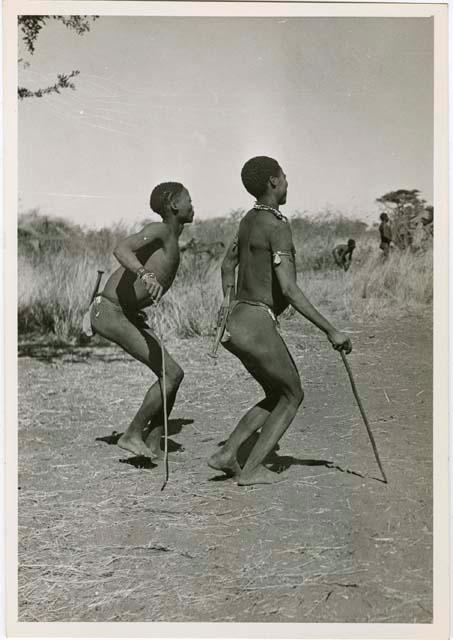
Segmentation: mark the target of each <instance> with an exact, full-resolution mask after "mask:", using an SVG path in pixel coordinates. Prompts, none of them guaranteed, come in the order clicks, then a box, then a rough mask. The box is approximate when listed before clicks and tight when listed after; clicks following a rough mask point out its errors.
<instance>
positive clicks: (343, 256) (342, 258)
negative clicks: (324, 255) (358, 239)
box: [332, 239, 355, 271]
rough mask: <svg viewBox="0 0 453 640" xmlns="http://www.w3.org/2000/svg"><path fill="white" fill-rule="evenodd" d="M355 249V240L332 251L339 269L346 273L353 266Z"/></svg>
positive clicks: (350, 240)
mask: <svg viewBox="0 0 453 640" xmlns="http://www.w3.org/2000/svg"><path fill="white" fill-rule="evenodd" d="M354 249H355V240H352V239H349V240H348V244H339V245H337V246H336V247H335V249H334V250H333V251H332V255H333V259H334V260H335V262H336V264H337V265H338V266H339V267H342V268H343V269H344V270H345V271H347V270H348V269H349V267H350V266H351V260H352V253H353V251H354Z"/></svg>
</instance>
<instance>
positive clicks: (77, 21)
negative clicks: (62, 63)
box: [17, 16, 97, 100]
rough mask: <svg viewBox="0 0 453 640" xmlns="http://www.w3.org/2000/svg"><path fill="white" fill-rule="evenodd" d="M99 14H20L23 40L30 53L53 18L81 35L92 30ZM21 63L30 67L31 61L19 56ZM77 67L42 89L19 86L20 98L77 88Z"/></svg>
mask: <svg viewBox="0 0 453 640" xmlns="http://www.w3.org/2000/svg"><path fill="white" fill-rule="evenodd" d="M96 18H97V16H19V17H18V18H17V23H18V27H19V30H20V32H21V38H22V42H23V43H24V46H25V49H26V51H27V53H28V54H29V55H31V56H32V55H33V54H34V52H35V46H36V41H37V39H38V36H39V34H40V32H41V29H42V28H43V27H44V26H45V25H46V24H47V23H48V22H49V21H51V20H57V21H59V22H61V23H63V24H64V26H65V27H67V28H68V29H71V30H72V31H75V32H76V33H77V34H78V35H79V36H81V35H84V34H85V33H86V32H87V31H89V30H90V27H91V22H94V20H96ZM19 64H22V66H23V67H28V66H29V65H30V63H29V62H28V61H26V60H24V58H19ZM79 73H80V72H79V71H78V70H77V69H74V70H72V71H71V72H70V73H59V74H57V79H56V81H55V82H54V84H52V85H49V86H47V87H44V88H40V89H34V90H33V89H28V88H27V87H18V88H17V95H18V98H19V100H23V99H24V98H42V96H44V95H47V94H49V93H60V90H61V89H75V84H74V82H72V80H73V78H75V77H76V76H78V75H79Z"/></svg>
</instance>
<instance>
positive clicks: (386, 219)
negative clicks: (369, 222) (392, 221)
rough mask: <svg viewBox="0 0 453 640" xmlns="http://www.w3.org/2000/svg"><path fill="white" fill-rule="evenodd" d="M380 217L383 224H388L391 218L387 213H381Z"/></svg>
mask: <svg viewBox="0 0 453 640" xmlns="http://www.w3.org/2000/svg"><path fill="white" fill-rule="evenodd" d="M379 217H380V219H381V220H382V222H388V221H389V217H388V215H387V214H386V213H385V212H384V213H381V215H380V216H379Z"/></svg>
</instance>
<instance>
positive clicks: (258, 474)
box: [238, 464, 287, 487]
mask: <svg viewBox="0 0 453 640" xmlns="http://www.w3.org/2000/svg"><path fill="white" fill-rule="evenodd" d="M284 480H287V476H286V475H282V474H281V473H274V471H270V469H266V467H264V466H263V465H262V464H260V465H258V467H256V469H254V470H253V471H249V472H245V473H244V471H242V473H241V475H240V477H239V478H238V485H239V486H240V487H245V486H249V485H251V484H275V483H276V482H283V481H284Z"/></svg>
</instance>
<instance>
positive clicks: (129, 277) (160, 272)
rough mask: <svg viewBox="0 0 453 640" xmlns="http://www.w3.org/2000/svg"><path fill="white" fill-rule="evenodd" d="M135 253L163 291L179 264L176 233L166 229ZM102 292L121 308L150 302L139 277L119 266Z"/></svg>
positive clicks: (139, 305)
mask: <svg viewBox="0 0 453 640" xmlns="http://www.w3.org/2000/svg"><path fill="white" fill-rule="evenodd" d="M156 224H159V223H156ZM136 256H137V258H138V260H139V261H140V262H141V263H142V265H143V266H144V267H145V269H147V270H148V271H151V272H152V273H154V274H155V276H156V278H157V280H158V281H159V283H160V284H161V285H162V287H163V289H164V293H165V292H166V291H167V290H168V289H169V288H170V286H171V284H172V283H173V280H174V279H175V276H176V272H177V270H178V267H179V260H180V254H179V245H178V236H176V235H174V234H173V233H171V231H170V230H168V232H166V233H165V234H163V237H162V238H159V239H158V240H156V241H154V242H152V243H150V244H149V245H147V246H145V247H143V248H142V249H139V250H138V251H137V253H136ZM103 295H105V297H107V298H109V300H111V301H112V302H116V303H119V304H120V305H121V306H122V307H124V308H125V309H131V310H137V309H143V308H144V307H148V306H149V305H150V304H152V300H151V297H150V295H149V293H148V291H147V290H146V288H145V286H144V285H143V283H142V282H141V280H140V278H138V276H137V275H136V274H135V273H133V272H132V271H129V270H128V269H125V268H124V267H119V268H118V269H117V270H116V271H114V272H113V273H112V275H111V276H110V277H109V279H108V280H107V283H106V285H105V287H104V290H103Z"/></svg>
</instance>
